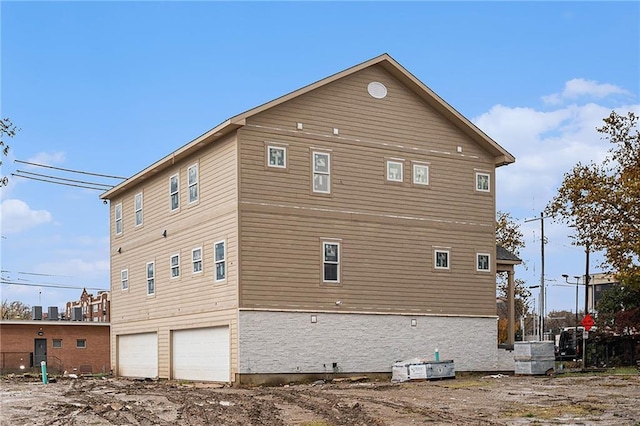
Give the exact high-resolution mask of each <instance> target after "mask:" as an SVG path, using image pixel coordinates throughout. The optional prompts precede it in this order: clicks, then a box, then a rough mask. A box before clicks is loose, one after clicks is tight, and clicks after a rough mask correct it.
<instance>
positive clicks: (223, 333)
mask: <svg viewBox="0 0 640 426" xmlns="http://www.w3.org/2000/svg"><path fill="white" fill-rule="evenodd" d="M172 337H173V338H172V344H171V346H172V355H173V359H172V361H173V372H172V373H173V374H172V378H173V379H177V380H180V379H181V380H203V381H212V382H228V381H229V380H230V375H231V370H230V366H231V360H230V356H229V327H210V328H196V329H190V330H175V331H173V336H172Z"/></svg>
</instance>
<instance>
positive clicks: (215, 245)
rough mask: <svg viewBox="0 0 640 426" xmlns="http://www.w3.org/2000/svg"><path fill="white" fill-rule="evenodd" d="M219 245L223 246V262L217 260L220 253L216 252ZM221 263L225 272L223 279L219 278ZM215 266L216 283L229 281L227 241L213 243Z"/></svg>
mask: <svg viewBox="0 0 640 426" xmlns="http://www.w3.org/2000/svg"><path fill="white" fill-rule="evenodd" d="M219 244H222V260H219V259H217V256H218V252H217V250H216V247H217V246H218V245H219ZM220 263H221V264H222V265H223V271H224V273H223V276H222V278H218V264H220ZM213 265H214V274H215V282H217V283H219V282H223V281H226V279H227V241H226V240H220V241H216V242H215V243H213Z"/></svg>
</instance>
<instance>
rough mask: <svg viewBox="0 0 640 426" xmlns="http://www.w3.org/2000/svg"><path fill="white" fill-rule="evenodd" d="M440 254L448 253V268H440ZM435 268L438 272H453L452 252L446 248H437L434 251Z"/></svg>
mask: <svg viewBox="0 0 640 426" xmlns="http://www.w3.org/2000/svg"><path fill="white" fill-rule="evenodd" d="M438 253H446V254H447V266H438ZM433 268H434V269H437V270H438V271H449V270H451V250H449V249H444V248H436V249H434V250H433Z"/></svg>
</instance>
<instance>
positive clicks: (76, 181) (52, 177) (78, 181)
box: [16, 170, 113, 189]
mask: <svg viewBox="0 0 640 426" xmlns="http://www.w3.org/2000/svg"><path fill="white" fill-rule="evenodd" d="M16 173H24V174H27V175H33V176H40V177H44V178H48V179H57V180H62V181H65V182H74V183H83V184H87V185H95V186H104V187H105V188H106V189H111V188H113V185H108V184H106V183H99V182H87V181H84V180H77V179H66V178H61V177H57V176H51V175H43V174H40V173H34V172H27V171H24V170H16ZM16 176H17V175H16ZM23 177H26V178H29V176H23Z"/></svg>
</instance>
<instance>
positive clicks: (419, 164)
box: [411, 162, 431, 187]
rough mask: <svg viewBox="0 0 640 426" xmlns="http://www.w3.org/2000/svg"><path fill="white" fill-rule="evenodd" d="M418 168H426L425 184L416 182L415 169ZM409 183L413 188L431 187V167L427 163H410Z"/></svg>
mask: <svg viewBox="0 0 640 426" xmlns="http://www.w3.org/2000/svg"><path fill="white" fill-rule="evenodd" d="M418 167H422V168H426V169H427V174H426V176H427V181H426V182H418V181H416V176H417V173H416V169H417V168H418ZM411 183H412V184H413V185H415V186H420V187H428V186H430V185H431V165H430V164H429V163H419V162H412V163H411Z"/></svg>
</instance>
